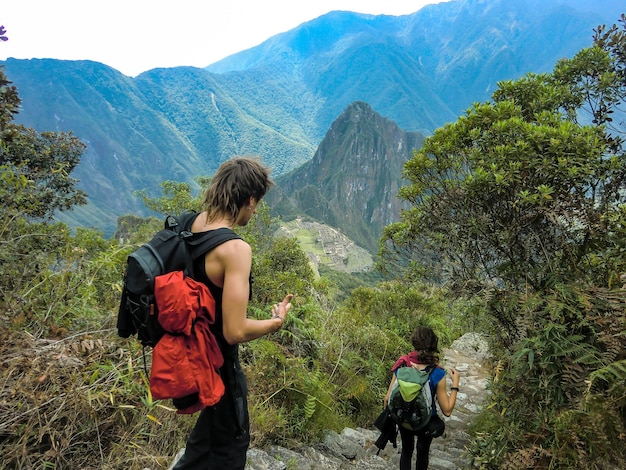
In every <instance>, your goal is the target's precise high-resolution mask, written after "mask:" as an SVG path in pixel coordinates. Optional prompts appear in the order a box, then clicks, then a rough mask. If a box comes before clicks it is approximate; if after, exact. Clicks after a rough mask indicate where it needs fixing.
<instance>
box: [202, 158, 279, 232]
mask: <svg viewBox="0 0 626 470" xmlns="http://www.w3.org/2000/svg"><path fill="white" fill-rule="evenodd" d="M269 175H270V169H269V168H267V167H265V166H264V165H263V164H262V163H261V162H260V160H259V159H257V158H251V157H233V158H231V159H230V160H226V161H225V162H224V163H222V164H221V165H220V167H219V168H218V169H217V172H215V175H214V176H213V178H212V179H211V184H210V185H209V187H208V188H207V190H206V192H205V193H204V200H203V201H202V206H203V207H204V210H206V212H207V220H209V221H211V220H215V219H216V218H218V217H220V216H223V215H225V216H227V217H228V219H230V220H231V221H234V220H236V219H237V216H238V215H239V211H240V209H241V208H242V207H243V206H244V205H246V204H247V203H248V201H249V200H250V198H251V197H253V198H255V199H256V200H257V201H260V200H261V198H262V197H263V196H265V193H267V191H269V189H270V188H271V187H272V186H273V185H274V182H273V181H272V180H271V179H270V176H269Z"/></svg>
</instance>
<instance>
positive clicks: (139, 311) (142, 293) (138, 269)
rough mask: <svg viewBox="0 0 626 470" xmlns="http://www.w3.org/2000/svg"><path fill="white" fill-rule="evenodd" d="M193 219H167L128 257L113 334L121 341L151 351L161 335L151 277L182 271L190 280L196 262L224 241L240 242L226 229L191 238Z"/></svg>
mask: <svg viewBox="0 0 626 470" xmlns="http://www.w3.org/2000/svg"><path fill="white" fill-rule="evenodd" d="M196 216H197V213H192V212H188V213H185V214H183V215H182V216H180V217H174V216H167V217H166V219H165V224H164V228H163V229H162V230H159V231H158V232H157V233H156V235H155V236H154V237H153V238H152V240H150V241H149V242H148V243H146V244H145V245H143V246H142V247H140V248H139V249H137V250H136V251H134V252H133V253H131V254H130V255H129V256H128V259H127V263H126V270H125V272H124V284H123V288H122V296H121V301H120V308H119V312H118V315H117V331H118V334H119V336H121V337H122V338H128V337H130V336H132V335H134V334H136V335H137V339H138V340H139V341H141V344H142V345H143V346H150V347H154V346H155V345H156V344H157V342H158V341H159V340H160V339H161V337H162V336H163V335H164V334H165V330H163V328H162V327H161V325H160V324H159V321H158V310H157V307H156V302H155V299H154V279H155V277H157V276H159V275H161V274H165V273H169V272H172V271H184V272H185V273H186V274H187V275H188V276H190V277H192V278H193V277H194V273H193V262H194V260H195V259H196V258H198V257H199V256H202V255H204V254H206V253H207V252H209V251H210V250H212V249H213V248H215V247H216V246H218V245H220V244H222V243H224V242H226V241H228V240H233V239H236V238H240V237H239V236H238V235H237V234H235V232H233V231H232V230H230V229H220V230H218V231H211V232H207V234H206V236H202V235H197V234H196V235H194V234H192V233H191V231H190V230H191V224H192V223H193V220H194V219H195V218H196Z"/></svg>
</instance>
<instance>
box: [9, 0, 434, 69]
mask: <svg viewBox="0 0 626 470" xmlns="http://www.w3.org/2000/svg"><path fill="white" fill-rule="evenodd" d="M440 1H441V0H169V1H167V2H166V1H164V0H0V25H4V27H5V29H6V30H7V33H6V35H7V36H8V37H9V40H8V41H6V42H0V60H5V59H7V58H8V57H14V58H17V59H31V58H53V59H69V60H80V59H90V60H95V61H97V62H102V63H104V64H106V65H109V66H111V67H113V68H115V69H117V70H119V71H120V72H122V73H124V74H126V75H129V76H136V75H138V74H139V73H141V72H144V71H146V70H149V69H152V68H156V67H175V66H178V65H192V66H195V67H206V66H207V65H209V64H211V63H213V62H216V61H218V60H220V59H223V58H224V57H226V56H228V55H231V54H234V53H236V52H239V51H242V50H245V49H248V48H250V47H253V46H256V45H258V44H260V43H261V42H263V41H264V40H266V39H268V38H270V37H271V36H274V35H275V34H279V33H282V32H285V31H288V30H290V29H292V28H294V27H296V26H298V25H299V24H302V23H304V22H306V21H309V20H312V19H314V18H317V17H319V16H321V15H323V14H324V13H327V12H329V11H332V10H344V11H355V12H359V13H369V14H376V15H378V14H386V15H406V14H409V13H414V12H416V11H418V10H419V9H420V8H422V7H423V6H424V5H426V4H429V3H439V2H440Z"/></svg>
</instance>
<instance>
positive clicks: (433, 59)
mask: <svg viewBox="0 0 626 470" xmlns="http://www.w3.org/2000/svg"><path fill="white" fill-rule="evenodd" d="M624 10H625V8H624V6H623V5H622V1H615V0H598V1H592V0H569V1H565V0H457V1H449V2H445V3H439V4H435V5H428V6H426V7H424V8H422V9H421V10H419V11H417V12H415V13H413V14H411V15H404V16H399V17H395V16H386V15H366V14H359V13H353V12H344V11H334V12H330V13H328V14H326V15H323V16H321V17H319V18H316V19H314V20H312V21H309V22H306V23H304V24H302V25H300V26H298V27H296V28H294V29H292V30H290V31H287V32H285V33H282V34H278V35H276V36H273V37H271V38H269V39H268V40H267V41H265V42H263V43H262V44H260V45H258V46H256V47H254V48H251V49H248V50H245V51H242V52H240V53H238V54H234V55H232V56H230V57H227V58H225V59H223V60H221V61H219V62H217V63H214V64H211V65H209V66H208V67H206V69H202V68H193V67H175V68H166V69H154V70H150V71H147V72H145V73H142V74H141V75H139V76H137V77H135V78H131V77H127V76H125V75H123V74H121V73H120V72H118V71H116V70H115V69H113V68H111V67H108V66H107V65H104V64H100V63H97V62H92V61H60V60H54V59H32V60H18V59H11V58H9V59H7V60H6V61H3V62H0V65H2V66H3V67H4V69H5V73H6V75H7V77H8V78H9V80H11V81H13V83H14V85H16V86H17V87H18V90H19V94H20V97H21V98H22V100H23V103H22V109H21V112H20V114H18V116H17V119H16V120H17V122H19V123H23V124H25V125H27V126H29V127H33V128H35V129H37V130H39V131H70V130H71V131H72V132H73V133H74V134H75V135H76V136H78V137H79V138H80V139H81V140H83V141H84V142H85V143H86V144H87V150H86V152H85V154H84V156H83V159H82V161H81V163H80V164H79V166H78V168H77V169H76V171H75V174H74V176H75V177H76V178H78V179H79V180H80V184H79V186H80V187H81V189H83V190H84V191H86V192H87V194H88V195H89V203H88V205H87V206H84V207H80V208H78V209H76V210H74V211H72V212H69V213H63V214H60V215H59V219H60V220H63V221H66V222H68V223H69V224H71V225H81V226H93V227H97V228H99V229H101V230H103V231H104V232H105V234H112V233H113V232H114V231H115V226H116V223H117V218H118V217H119V216H120V215H123V214H125V213H130V212H133V213H138V214H144V215H145V214H147V210H146V209H145V208H144V207H143V206H142V203H141V201H140V200H139V198H137V197H136V195H135V191H137V190H141V189H146V190H147V192H148V194H157V193H158V190H159V189H158V184H159V183H160V182H161V181H163V180H176V181H187V182H191V183H192V184H195V178H196V177H197V176H206V175H211V174H212V173H213V172H214V171H215V170H216V169H217V167H218V166H219V164H220V163H221V162H223V161H224V160H225V159H227V158H229V157H230V156H232V155H249V154H253V155H259V156H261V157H262V158H263V160H264V161H265V163H267V164H268V165H269V166H271V167H272V169H273V175H274V177H275V178H276V180H277V181H278V183H279V185H278V188H277V189H276V190H273V191H272V192H274V194H272V192H271V193H270V194H271V197H270V196H269V195H268V200H271V201H272V202H273V203H274V204H275V205H276V208H275V210H276V211H277V213H279V214H281V215H284V216H289V215H291V216H293V215H295V214H298V213H300V214H306V215H308V216H310V217H311V218H315V219H317V220H320V221H322V222H326V223H329V224H330V225H333V226H335V227H337V228H340V229H342V230H343V231H344V232H345V233H346V234H348V235H349V236H350V237H351V238H353V239H354V240H355V241H357V243H359V244H361V245H362V246H364V247H366V248H368V249H370V250H374V249H375V239H376V238H377V236H378V235H379V233H380V228H381V227H383V226H384V225H386V224H387V223H389V222H391V221H393V220H395V218H396V217H397V214H398V212H399V209H400V207H399V203H398V202H397V201H396V199H395V194H396V193H397V189H398V187H399V185H400V184H401V168H402V164H403V163H404V162H405V161H406V160H407V159H408V158H409V157H410V155H411V152H412V150H414V149H416V148H419V146H420V145H421V142H422V140H423V138H424V135H428V134H430V133H432V132H433V131H434V130H435V129H436V128H437V127H439V126H442V125H443V124H445V123H447V122H451V121H454V120H455V119H456V118H457V117H458V116H459V115H460V114H462V113H463V112H464V110H465V109H467V108H468V107H469V106H471V104H472V103H473V102H477V101H484V100H487V99H489V96H490V94H491V93H492V92H493V91H494V90H495V88H496V87H497V82H498V81H499V80H505V79H515V78H518V77H520V76H522V75H523V74H525V73H527V72H544V71H549V70H551V69H552V68H553V66H554V64H555V63H556V61H557V60H559V59H560V58H563V57H571V56H573V55H574V54H575V53H576V52H577V51H578V50H580V49H582V48H583V47H587V46H589V45H590V44H591V42H592V35H593V29H594V28H596V27H597V26H598V25H600V24H613V23H615V22H617V20H618V18H619V15H620V14H621V13H622V12H623V11H624ZM0 47H1V46H0Z"/></svg>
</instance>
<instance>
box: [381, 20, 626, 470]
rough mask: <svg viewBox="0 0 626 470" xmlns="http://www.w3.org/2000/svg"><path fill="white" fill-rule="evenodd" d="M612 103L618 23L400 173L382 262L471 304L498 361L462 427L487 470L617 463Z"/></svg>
mask: <svg viewBox="0 0 626 470" xmlns="http://www.w3.org/2000/svg"><path fill="white" fill-rule="evenodd" d="M625 103H626V18H625V17H624V16H623V17H622V19H621V25H620V26H619V27H618V26H617V25H616V26H614V27H612V28H609V29H606V28H604V27H600V28H598V30H597V31H596V35H595V40H594V45H593V46H592V47H590V48H587V49H584V50H582V51H580V52H579V53H578V54H577V55H576V56H575V57H574V58H572V59H571V60H562V61H560V62H559V63H557V65H556V67H555V68H554V71H553V72H552V73H550V74H542V75H535V74H529V75H527V76H525V77H524V78H522V79H520V80H517V81H515V82H502V83H499V87H498V89H497V90H496V92H495V93H494V94H493V97H492V100H491V101H489V102H486V103H478V104H475V105H474V106H473V107H472V108H471V109H469V110H468V111H467V113H466V114H465V115H464V116H462V117H461V118H459V119H458V121H456V122H455V123H453V124H449V125H446V126H444V127H443V128H440V129H438V130H437V131H436V132H435V134H434V135H433V136H432V137H431V138H429V139H427V140H426V142H425V143H424V146H423V148H422V149H421V150H420V151H419V152H418V153H416V154H415V155H414V157H413V159H412V160H411V161H410V162H408V163H407V165H406V166H405V172H404V175H405V177H406V178H407V179H408V180H409V181H410V182H411V184H410V185H409V186H406V187H404V188H403V189H402V192H401V195H402V197H403V198H404V199H405V200H406V201H408V202H410V203H411V209H410V210H407V211H405V212H404V214H403V216H402V220H401V221H399V222H397V223H394V224H392V225H390V226H389V227H387V229H386V231H385V240H386V243H385V244H384V245H383V247H382V253H383V255H384V256H385V258H386V259H387V260H388V261H389V262H391V261H392V260H393V259H394V257H396V258H398V255H401V257H400V259H402V260H404V259H406V258H409V259H412V260H414V261H415V264H414V266H412V268H414V270H415V271H416V272H418V273H419V274H423V275H427V276H429V277H430V278H431V279H435V280H436V281H438V282H443V283H445V284H446V285H448V286H449V288H450V289H451V290H452V291H453V292H456V293H458V294H459V295H462V296H466V297H467V296H473V297H474V298H475V299H480V304H481V305H482V308H481V310H482V312H481V314H482V316H483V319H484V320H486V321H485V322H484V325H485V327H486V330H487V331H488V332H489V334H490V338H491V340H492V345H491V346H492V350H493V351H494V352H496V353H497V355H496V357H497V358H498V362H497V363H496V364H494V366H495V371H494V372H495V373H494V378H493V383H492V387H491V388H492V392H493V393H492V398H491V400H492V402H491V404H490V405H489V406H487V407H486V411H485V412H484V413H483V415H482V416H481V418H480V420H479V421H478V422H477V423H475V432H476V437H475V442H474V447H473V449H472V453H473V454H474V455H475V457H476V462H477V463H479V464H480V465H481V466H483V467H485V468H612V467H613V466H614V467H615V468H624V465H625V464H626V461H625V460H624V459H625V457H624V452H623V449H624V443H625V441H626V437H625V436H626V427H625V425H626V354H625V351H626V336H625V334H624V333H625V332H626V313H625V310H624V306H625V303H624V302H625V301H626V291H625V290H624V289H620V288H621V283H623V282H624V281H623V279H622V280H620V275H621V274H622V273H624V271H626V266H625V264H626V257H625V251H624V248H625V246H626V245H625V243H626V240H625V238H624V227H625V224H626V218H625V216H626V212H625V211H624V208H625V206H624V203H625V202H626V192H625V190H626V153H625V150H626V149H625V148H624V135H625V133H626V128H625V127H624V117H625V115H624V108H623V106H624V104H625ZM394 255H395V256H394ZM620 281H621V282H620Z"/></svg>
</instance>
